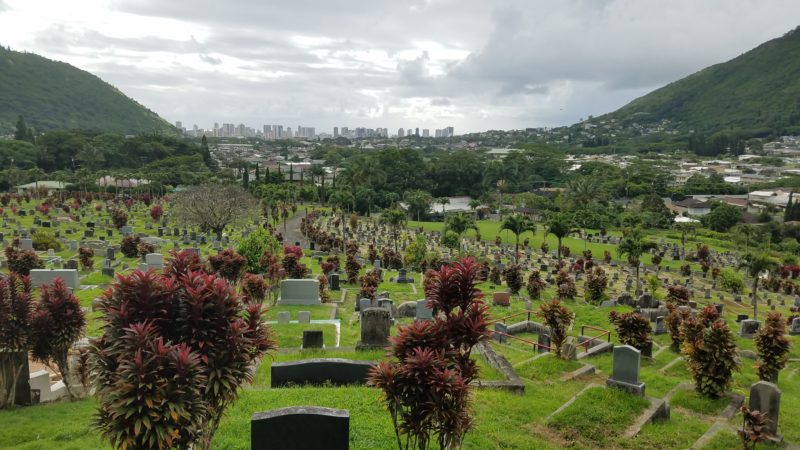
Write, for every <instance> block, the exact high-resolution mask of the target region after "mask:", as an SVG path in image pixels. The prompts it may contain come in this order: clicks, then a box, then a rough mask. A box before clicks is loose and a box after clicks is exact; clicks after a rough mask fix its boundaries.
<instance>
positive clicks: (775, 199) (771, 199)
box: [747, 189, 790, 208]
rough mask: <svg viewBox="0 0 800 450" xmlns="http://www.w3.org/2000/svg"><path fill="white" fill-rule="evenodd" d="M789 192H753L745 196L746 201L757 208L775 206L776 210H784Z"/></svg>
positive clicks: (778, 190)
mask: <svg viewBox="0 0 800 450" xmlns="http://www.w3.org/2000/svg"><path fill="white" fill-rule="evenodd" d="M789 194H790V193H789V192H788V191H782V190H780V189H776V190H768V191H766V190H765V191H753V192H750V193H749V194H747V200H748V201H749V202H750V203H751V204H753V205H754V206H758V207H767V206H775V207H778V208H786V204H787V203H789Z"/></svg>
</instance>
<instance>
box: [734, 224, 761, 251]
mask: <svg viewBox="0 0 800 450" xmlns="http://www.w3.org/2000/svg"><path fill="white" fill-rule="evenodd" d="M736 228H737V230H736V235H738V236H744V252H745V253H750V238H751V237H752V236H753V235H754V234H755V233H756V229H755V228H754V227H753V226H752V225H750V224H747V223H742V224H739V225H737V226H736Z"/></svg>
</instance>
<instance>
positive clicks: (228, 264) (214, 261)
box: [208, 248, 247, 283]
mask: <svg viewBox="0 0 800 450" xmlns="http://www.w3.org/2000/svg"><path fill="white" fill-rule="evenodd" d="M208 263H209V264H211V268H212V269H213V270H214V272H217V273H219V274H220V275H221V276H222V277H223V278H225V279H226V280H228V281H230V282H231V283H234V282H236V280H238V279H239V278H241V276H242V274H243V273H244V268H245V266H246V265H247V258H245V257H244V256H242V255H240V254H238V253H236V252H235V251H233V250H231V249H229V248H226V249H225V250H223V251H221V252H219V253H217V254H216V255H214V256H210V257H209V258H208Z"/></svg>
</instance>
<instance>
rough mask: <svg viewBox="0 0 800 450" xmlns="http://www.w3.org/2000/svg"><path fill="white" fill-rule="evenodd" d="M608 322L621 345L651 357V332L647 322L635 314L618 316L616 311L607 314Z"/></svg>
mask: <svg viewBox="0 0 800 450" xmlns="http://www.w3.org/2000/svg"><path fill="white" fill-rule="evenodd" d="M608 321H609V322H611V324H612V325H614V328H615V330H616V331H617V339H619V341H620V342H621V343H622V345H630V346H631V347H634V348H636V349H637V350H639V351H640V352H642V354H643V355H645V356H650V355H652V353H653V332H652V329H651V328H650V321H649V320H647V319H646V318H645V317H642V316H641V315H640V314H639V313H637V312H628V313H623V314H620V313H619V312H617V311H611V312H610V313H609V314H608Z"/></svg>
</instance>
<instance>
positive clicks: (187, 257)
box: [164, 249, 206, 278]
mask: <svg viewBox="0 0 800 450" xmlns="http://www.w3.org/2000/svg"><path fill="white" fill-rule="evenodd" d="M205 270H206V266H205V264H203V260H202V259H200V255H199V254H198V253H197V252H195V251H193V250H190V249H184V250H181V251H180V252H179V251H177V250H175V249H172V250H170V252H169V258H167V262H166V263H165V264H164V275H166V276H172V277H175V278H180V277H182V276H183V275H186V274H187V273H189V272H204V271H205Z"/></svg>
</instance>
